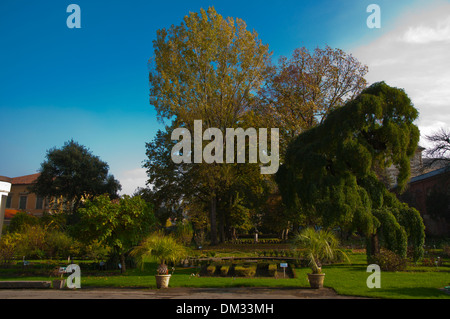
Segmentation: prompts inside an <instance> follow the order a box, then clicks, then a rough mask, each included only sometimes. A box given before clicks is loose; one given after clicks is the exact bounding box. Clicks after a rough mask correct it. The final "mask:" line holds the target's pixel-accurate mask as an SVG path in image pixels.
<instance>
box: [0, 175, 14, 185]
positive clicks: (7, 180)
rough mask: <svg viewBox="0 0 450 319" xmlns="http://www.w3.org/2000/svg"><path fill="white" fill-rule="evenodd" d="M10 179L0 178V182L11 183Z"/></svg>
mask: <svg viewBox="0 0 450 319" xmlns="http://www.w3.org/2000/svg"><path fill="white" fill-rule="evenodd" d="M11 180H12V178H9V177H6V176H0V182H8V183H11Z"/></svg>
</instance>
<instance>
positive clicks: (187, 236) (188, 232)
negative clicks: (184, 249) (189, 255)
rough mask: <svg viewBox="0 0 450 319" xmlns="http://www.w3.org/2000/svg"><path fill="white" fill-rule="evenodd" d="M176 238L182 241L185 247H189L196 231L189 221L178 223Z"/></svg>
mask: <svg viewBox="0 0 450 319" xmlns="http://www.w3.org/2000/svg"><path fill="white" fill-rule="evenodd" d="M175 237H176V238H177V239H178V240H179V241H181V242H182V243H183V244H184V245H186V246H189V245H190V244H191V242H192V238H193V237H194V229H193V228H192V224H191V223H190V222H189V221H188V220H186V219H185V220H183V221H182V222H181V223H177V225H176V228H175Z"/></svg>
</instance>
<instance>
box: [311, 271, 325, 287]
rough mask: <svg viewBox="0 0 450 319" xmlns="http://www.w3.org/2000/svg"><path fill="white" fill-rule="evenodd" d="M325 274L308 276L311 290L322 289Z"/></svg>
mask: <svg viewBox="0 0 450 319" xmlns="http://www.w3.org/2000/svg"><path fill="white" fill-rule="evenodd" d="M324 279H325V274H308V280H309V285H310V286H311V288H313V289H319V288H323V280H324Z"/></svg>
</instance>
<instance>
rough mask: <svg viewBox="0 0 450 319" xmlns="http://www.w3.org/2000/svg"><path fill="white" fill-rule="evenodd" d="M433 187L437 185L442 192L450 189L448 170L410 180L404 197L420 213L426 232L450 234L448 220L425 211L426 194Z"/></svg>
mask: <svg viewBox="0 0 450 319" xmlns="http://www.w3.org/2000/svg"><path fill="white" fill-rule="evenodd" d="M434 187H438V188H439V190H441V191H442V192H448V191H449V189H450V172H446V173H443V174H437V175H434V176H430V177H428V178H424V179H420V180H418V181H414V180H413V181H411V182H410V183H409V185H408V190H407V192H406V194H405V195H404V197H405V198H407V199H408V200H407V201H408V202H409V204H411V206H413V207H415V208H416V209H417V210H418V211H419V212H420V214H421V215H422V218H423V222H424V224H425V227H426V229H425V231H426V233H427V234H431V235H436V236H448V235H449V234H450V221H447V220H445V219H444V218H439V219H435V218H432V217H431V216H430V214H429V213H428V212H427V204H426V201H427V196H428V195H429V194H430V192H431V191H432V189H433V188H434Z"/></svg>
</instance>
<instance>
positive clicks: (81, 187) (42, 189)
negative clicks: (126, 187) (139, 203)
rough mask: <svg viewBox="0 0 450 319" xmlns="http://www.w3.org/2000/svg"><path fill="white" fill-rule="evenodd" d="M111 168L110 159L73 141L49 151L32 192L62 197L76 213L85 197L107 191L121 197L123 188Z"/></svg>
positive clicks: (111, 194) (113, 195) (44, 195)
mask: <svg viewBox="0 0 450 319" xmlns="http://www.w3.org/2000/svg"><path fill="white" fill-rule="evenodd" d="M108 170H109V166H108V164H107V163H106V162H104V161H102V160H101V159H100V158H99V157H98V156H95V155H94V154H92V152H91V151H90V150H89V149H88V148H86V147H85V146H83V145H80V144H78V143H77V142H75V141H73V140H70V141H68V142H66V143H65V144H64V146H63V147H62V148H60V149H58V148H52V149H50V150H49V151H48V152H47V155H46V160H45V161H44V162H43V163H42V164H41V168H40V170H39V172H40V175H39V177H38V178H37V180H36V184H34V185H33V187H32V191H33V192H34V193H36V194H38V195H39V196H42V197H57V198H60V197H62V198H64V200H65V201H66V203H68V204H69V205H66V206H68V207H69V208H71V211H72V212H75V211H76V210H77V209H78V207H79V206H80V203H81V200H82V199H83V198H92V197H94V196H97V195H100V194H105V193H106V194H108V195H109V196H111V197H112V198H117V197H118V192H119V191H120V190H121V188H122V187H121V185H120V183H119V181H117V180H116V179H114V176H113V175H110V174H109V173H108Z"/></svg>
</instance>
